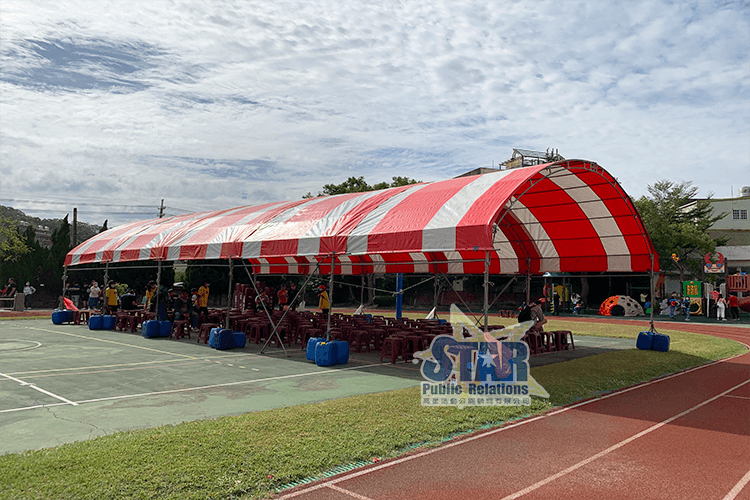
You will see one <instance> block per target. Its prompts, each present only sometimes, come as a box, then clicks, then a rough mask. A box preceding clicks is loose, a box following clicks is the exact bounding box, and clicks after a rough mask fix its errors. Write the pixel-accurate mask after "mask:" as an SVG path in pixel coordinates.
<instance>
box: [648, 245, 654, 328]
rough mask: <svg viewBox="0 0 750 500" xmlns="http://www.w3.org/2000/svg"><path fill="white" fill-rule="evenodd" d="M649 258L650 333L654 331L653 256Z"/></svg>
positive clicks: (651, 254) (650, 255)
mask: <svg viewBox="0 0 750 500" xmlns="http://www.w3.org/2000/svg"><path fill="white" fill-rule="evenodd" d="M649 257H651V273H650V274H649V279H648V281H649V286H650V288H651V291H650V293H649V295H650V296H651V312H650V313H649V321H650V323H651V331H652V332H653V331H654V254H653V253H650V254H649Z"/></svg>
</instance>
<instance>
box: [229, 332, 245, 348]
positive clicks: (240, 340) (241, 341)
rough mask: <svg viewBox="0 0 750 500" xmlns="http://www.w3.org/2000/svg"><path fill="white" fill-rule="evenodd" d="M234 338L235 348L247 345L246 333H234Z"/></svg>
mask: <svg viewBox="0 0 750 500" xmlns="http://www.w3.org/2000/svg"><path fill="white" fill-rule="evenodd" d="M232 337H234V347H237V348H239V349H241V348H243V347H245V344H246V343H247V336H246V335H245V332H232Z"/></svg>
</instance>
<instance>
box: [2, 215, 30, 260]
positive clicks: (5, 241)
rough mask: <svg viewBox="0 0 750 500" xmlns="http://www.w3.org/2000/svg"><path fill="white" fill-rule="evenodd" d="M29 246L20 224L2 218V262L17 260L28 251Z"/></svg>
mask: <svg viewBox="0 0 750 500" xmlns="http://www.w3.org/2000/svg"><path fill="white" fill-rule="evenodd" d="M28 251H29V248H28V247H27V246H26V244H25V243H24V239H23V237H22V236H21V233H19V232H18V226H17V225H16V223H14V222H13V221H11V220H9V219H6V218H0V263H3V262H9V261H10V262H15V261H17V260H18V258H19V257H20V256H21V255H23V254H25V253H27V252H28Z"/></svg>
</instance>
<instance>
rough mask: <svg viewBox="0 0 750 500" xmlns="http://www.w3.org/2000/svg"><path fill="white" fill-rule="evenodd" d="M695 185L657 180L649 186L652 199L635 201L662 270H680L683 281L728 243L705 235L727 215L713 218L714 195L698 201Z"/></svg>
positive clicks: (642, 198) (643, 197)
mask: <svg viewBox="0 0 750 500" xmlns="http://www.w3.org/2000/svg"><path fill="white" fill-rule="evenodd" d="M692 184H693V183H692V182H681V183H679V184H677V183H674V182H672V181H667V180H662V181H658V182H656V183H655V184H654V185H649V186H648V192H649V194H650V195H651V196H650V197H646V196H642V197H641V198H640V199H638V200H636V201H635V206H636V208H637V209H638V212H640V214H641V218H642V219H643V223H644V224H645V226H646V231H648V234H649V236H650V237H651V241H652V242H653V244H654V247H655V249H656V251H657V253H658V254H659V264H660V267H661V268H662V269H677V270H678V271H679V273H680V280H681V281H684V280H685V275H686V274H687V273H690V274H691V275H697V274H698V273H699V272H700V266H701V259H702V256H703V255H705V254H706V253H709V252H711V253H712V252H714V250H716V246H717V245H722V244H724V243H726V240H725V239H722V238H719V239H713V238H711V237H710V236H709V235H708V233H707V232H706V230H707V229H708V228H709V227H711V226H712V225H713V224H714V222H716V221H717V220H719V219H721V218H722V217H724V215H726V214H717V215H714V213H713V208H712V207H711V203H710V201H709V200H710V199H711V197H712V196H713V194H709V196H708V199H706V200H697V199H696V195H697V193H698V188H696V187H694V186H693V185H692ZM672 254H675V256H676V259H673V258H672Z"/></svg>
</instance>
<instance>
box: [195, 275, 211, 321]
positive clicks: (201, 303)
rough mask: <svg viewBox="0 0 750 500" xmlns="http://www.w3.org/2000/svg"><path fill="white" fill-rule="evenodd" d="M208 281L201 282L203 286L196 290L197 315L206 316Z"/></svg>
mask: <svg viewBox="0 0 750 500" xmlns="http://www.w3.org/2000/svg"><path fill="white" fill-rule="evenodd" d="M209 285H211V283H209V282H208V281H204V282H203V286H201V287H200V288H199V289H198V314H203V315H205V316H208V293H209Z"/></svg>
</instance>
